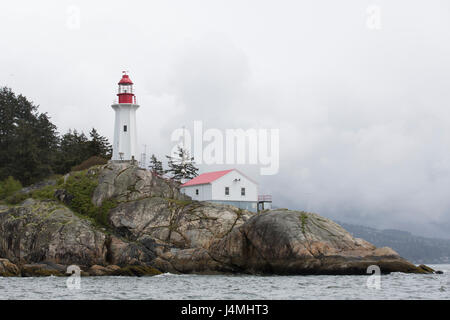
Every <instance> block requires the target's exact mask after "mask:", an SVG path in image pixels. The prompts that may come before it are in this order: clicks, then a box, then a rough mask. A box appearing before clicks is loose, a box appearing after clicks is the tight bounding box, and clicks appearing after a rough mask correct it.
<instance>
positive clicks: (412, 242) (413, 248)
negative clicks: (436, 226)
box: [336, 221, 450, 264]
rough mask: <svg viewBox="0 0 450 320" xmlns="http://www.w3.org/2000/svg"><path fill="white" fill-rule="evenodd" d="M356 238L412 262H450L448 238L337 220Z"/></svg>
mask: <svg viewBox="0 0 450 320" xmlns="http://www.w3.org/2000/svg"><path fill="white" fill-rule="evenodd" d="M336 222H337V223H338V224H340V225H341V226H342V227H343V228H344V229H346V230H347V231H348V232H350V233H351V234H352V235H353V236H354V237H356V238H362V239H364V240H366V241H369V242H370V243H372V244H374V245H375V246H377V247H391V248H392V249H394V250H395V251H397V252H398V254H399V255H400V256H401V257H403V258H405V259H407V260H409V261H412V262H414V263H430V264H432V263H450V239H438V238H426V237H421V236H415V235H413V234H411V233H410V232H408V231H402V230H395V229H385V230H379V229H375V228H371V227H366V226H361V225H354V224H348V223H343V222H338V221H336Z"/></svg>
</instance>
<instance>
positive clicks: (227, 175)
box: [181, 169, 258, 212]
mask: <svg viewBox="0 0 450 320" xmlns="http://www.w3.org/2000/svg"><path fill="white" fill-rule="evenodd" d="M181 192H182V193H184V194H186V195H188V196H190V197H191V198H192V199H193V200H198V201H209V202H216V203H223V204H229V205H233V206H235V207H238V208H241V209H246V210H249V211H254V212H256V211H257V209H258V184H257V183H256V182H255V181H253V180H252V179H250V178H249V177H247V176H246V175H244V174H243V173H242V172H240V171H239V170H237V169H231V170H223V171H214V172H207V173H203V174H201V175H199V176H197V177H195V178H194V179H192V180H189V181H187V182H186V183H184V184H183V185H182V186H181Z"/></svg>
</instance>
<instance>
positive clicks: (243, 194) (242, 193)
mask: <svg viewBox="0 0 450 320" xmlns="http://www.w3.org/2000/svg"><path fill="white" fill-rule="evenodd" d="M241 196H245V188H241Z"/></svg>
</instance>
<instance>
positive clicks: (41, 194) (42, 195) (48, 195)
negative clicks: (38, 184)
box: [31, 185, 56, 200]
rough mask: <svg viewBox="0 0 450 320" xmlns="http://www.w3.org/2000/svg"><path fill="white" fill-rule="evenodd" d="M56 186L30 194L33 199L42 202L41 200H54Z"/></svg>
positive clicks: (46, 187)
mask: <svg viewBox="0 0 450 320" xmlns="http://www.w3.org/2000/svg"><path fill="white" fill-rule="evenodd" d="M55 190H56V186H54V185H53V186H52V185H50V186H45V187H43V188H41V189H38V190H35V191H33V192H32V193H31V197H32V198H33V199H38V200H43V199H55Z"/></svg>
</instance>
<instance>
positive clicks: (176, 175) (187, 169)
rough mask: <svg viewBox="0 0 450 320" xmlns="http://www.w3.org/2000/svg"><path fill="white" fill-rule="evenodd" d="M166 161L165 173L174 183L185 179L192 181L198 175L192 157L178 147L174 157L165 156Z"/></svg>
mask: <svg viewBox="0 0 450 320" xmlns="http://www.w3.org/2000/svg"><path fill="white" fill-rule="evenodd" d="M166 157H167V159H168V166H169V169H168V170H166V173H169V174H170V175H171V176H172V179H174V180H176V181H182V180H185V179H192V178H195V177H196V176H197V175H198V173H197V172H198V168H197V167H196V166H195V162H194V157H191V156H190V155H189V152H188V151H187V150H186V149H183V148H182V147H180V146H178V151H177V154H176V156H175V157H173V156H166Z"/></svg>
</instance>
